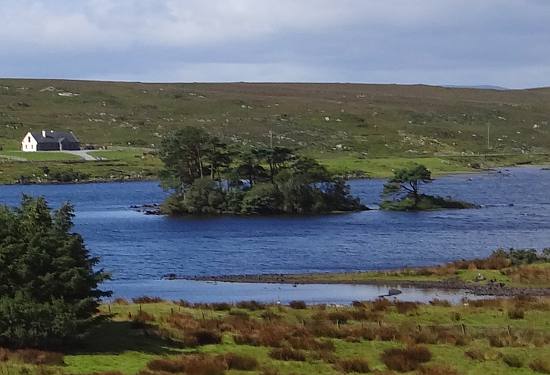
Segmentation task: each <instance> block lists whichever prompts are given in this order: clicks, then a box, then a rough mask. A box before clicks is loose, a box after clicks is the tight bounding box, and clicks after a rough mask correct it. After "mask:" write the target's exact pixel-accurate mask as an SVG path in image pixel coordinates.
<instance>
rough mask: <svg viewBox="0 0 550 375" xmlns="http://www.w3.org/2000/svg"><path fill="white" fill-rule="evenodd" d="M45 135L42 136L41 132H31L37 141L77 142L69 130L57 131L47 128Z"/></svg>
mask: <svg viewBox="0 0 550 375" xmlns="http://www.w3.org/2000/svg"><path fill="white" fill-rule="evenodd" d="M45 134H46V136H45V137H44V136H42V132H32V133H31V135H32V136H33V137H34V139H36V142H38V143H59V142H61V141H65V142H71V143H73V142H74V143H78V142H79V140H78V139H77V138H76V136H75V135H74V134H73V133H69V132H57V131H53V130H48V131H46V132H45Z"/></svg>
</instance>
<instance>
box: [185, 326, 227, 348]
mask: <svg viewBox="0 0 550 375" xmlns="http://www.w3.org/2000/svg"><path fill="white" fill-rule="evenodd" d="M221 342H222V336H221V334H220V333H219V332H216V331H211V330H206V329H199V330H197V331H194V332H189V333H188V334H187V335H186V337H185V344H186V345H189V346H202V345H215V344H221Z"/></svg>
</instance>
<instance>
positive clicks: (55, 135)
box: [21, 130, 80, 152]
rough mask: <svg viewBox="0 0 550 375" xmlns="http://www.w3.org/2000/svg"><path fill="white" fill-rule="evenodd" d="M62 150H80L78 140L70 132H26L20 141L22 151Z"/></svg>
mask: <svg viewBox="0 0 550 375" xmlns="http://www.w3.org/2000/svg"><path fill="white" fill-rule="evenodd" d="M64 150H80V141H79V140H78V139H77V138H76V136H75V135H74V134H73V133H72V132H70V133H69V132H58V131H53V130H49V131H46V130H42V131H41V132H28V133H27V134H26V135H25V137H24V138H23V140H22V141H21V151H24V152H35V151H64Z"/></svg>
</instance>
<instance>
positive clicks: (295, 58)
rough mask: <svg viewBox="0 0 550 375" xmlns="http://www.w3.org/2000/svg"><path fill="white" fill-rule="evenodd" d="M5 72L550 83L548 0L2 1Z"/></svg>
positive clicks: (1, 64)
mask: <svg viewBox="0 0 550 375" xmlns="http://www.w3.org/2000/svg"><path fill="white" fill-rule="evenodd" d="M0 76H1V77H17V78H68V79H93V80H116V81H140V82H235V81H250V82H358V83H402V84H415V83H423V84H433V85H459V86H471V85H496V86H502V87H507V88H527V87H541V86H550V0H0Z"/></svg>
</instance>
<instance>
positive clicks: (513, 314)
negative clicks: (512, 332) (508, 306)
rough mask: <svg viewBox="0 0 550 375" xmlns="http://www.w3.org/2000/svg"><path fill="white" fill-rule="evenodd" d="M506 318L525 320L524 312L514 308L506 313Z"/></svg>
mask: <svg viewBox="0 0 550 375" xmlns="http://www.w3.org/2000/svg"><path fill="white" fill-rule="evenodd" d="M508 317H509V318H510V319H514V320H519V319H523V318H525V311H523V310H522V309H518V308H514V309H512V310H509V311H508Z"/></svg>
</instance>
